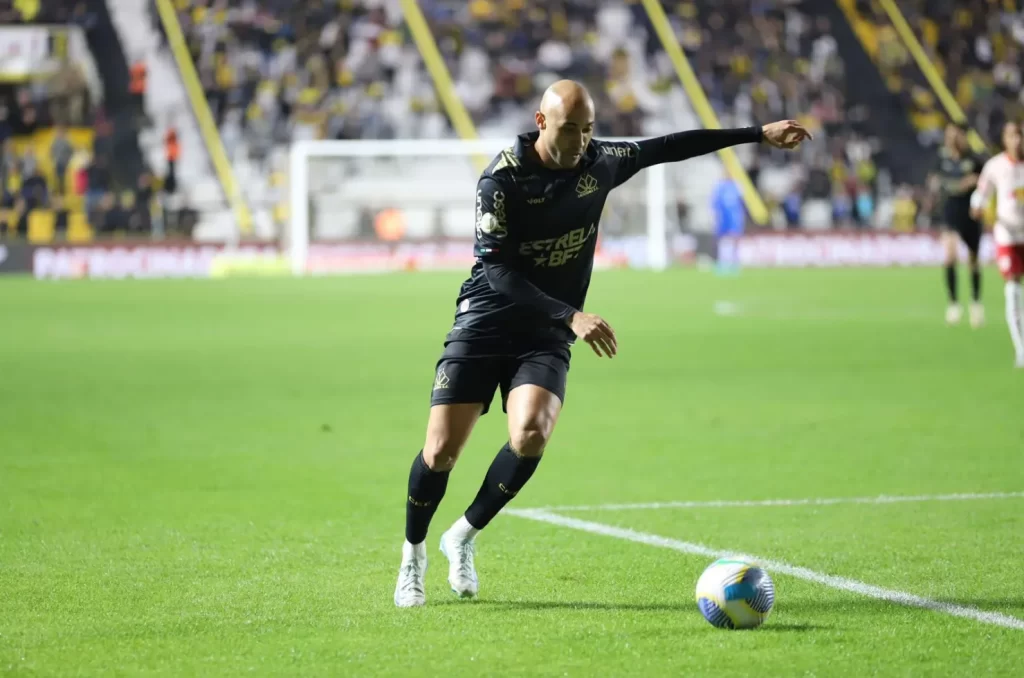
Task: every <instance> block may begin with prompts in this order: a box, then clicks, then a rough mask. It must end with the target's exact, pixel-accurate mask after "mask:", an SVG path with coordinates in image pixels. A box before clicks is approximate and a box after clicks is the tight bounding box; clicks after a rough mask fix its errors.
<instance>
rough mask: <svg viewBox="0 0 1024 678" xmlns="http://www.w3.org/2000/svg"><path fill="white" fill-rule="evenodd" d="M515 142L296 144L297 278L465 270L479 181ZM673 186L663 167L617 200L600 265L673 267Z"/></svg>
mask: <svg viewBox="0 0 1024 678" xmlns="http://www.w3.org/2000/svg"><path fill="white" fill-rule="evenodd" d="M615 140H616V141H629V140H631V139H615ZM512 141H513V140H512V139H481V140H472V141H466V140H386V141H376V140H359V141H300V142H296V143H294V144H293V145H292V147H291V151H290V154H291V156H290V165H291V167H290V178H289V179H290V187H289V194H290V198H289V207H290V215H289V228H288V232H287V233H286V234H284V235H285V243H284V247H285V249H286V251H287V253H288V258H289V261H290V264H291V269H292V273H293V274H295V275H309V274H314V275H315V274H324V273H332V272H351V271H377V272H379V271H387V270H420V269H437V268H462V267H463V266H466V265H467V264H468V263H470V262H471V261H472V241H473V234H474V228H475V224H474V217H475V207H476V206H475V200H476V182H477V179H478V178H479V175H480V171H481V170H482V169H483V168H484V167H485V166H486V165H487V163H488V162H490V160H491V158H493V157H494V156H495V155H496V154H497V153H498V152H500V151H501V150H502V149H504V148H508V147H509V146H510V145H511V143H512ZM691 169H695V168H691ZM667 184H668V177H667V172H666V166H665V165H657V166H654V167H650V168H647V169H645V170H643V171H641V172H640V173H639V174H638V175H637V176H635V177H633V178H632V179H631V180H630V181H629V182H627V183H626V184H624V185H623V186H620V187H619V188H617V189H615V190H614V191H613V192H612V193H611V195H610V197H609V200H608V204H607V206H606V209H605V212H604V214H603V216H602V220H601V236H600V238H601V240H599V253H598V261H597V262H596V264H597V265H598V266H601V265H621V266H635V267H643V268H652V269H664V268H666V267H668V266H669V265H670V264H671V262H672V259H673V256H674V254H673V253H674V247H675V246H674V244H673V243H674V242H675V243H676V244H678V238H679V237H681V236H682V233H681V230H682V229H681V228H680V224H681V219H682V217H681V216H680V213H679V212H680V209H681V205H682V203H683V202H684V199H683V197H681V196H678V195H676V193H678V191H670V190H669V188H668V186H667ZM670 194H671V197H670Z"/></svg>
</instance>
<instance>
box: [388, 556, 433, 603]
mask: <svg viewBox="0 0 1024 678" xmlns="http://www.w3.org/2000/svg"><path fill="white" fill-rule="evenodd" d="M426 574H427V546H426V543H419V544H415V545H413V544H410V543H409V542H405V544H403V545H402V566H401V567H400V568H398V584H396V585H395V605H397V606H398V607H419V606H421V605H426V604H427V594H426V591H425V587H424V579H425V578H426Z"/></svg>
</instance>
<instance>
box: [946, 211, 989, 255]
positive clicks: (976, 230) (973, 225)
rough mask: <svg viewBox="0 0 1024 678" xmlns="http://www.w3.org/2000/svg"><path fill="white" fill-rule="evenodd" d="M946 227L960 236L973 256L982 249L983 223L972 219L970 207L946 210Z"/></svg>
mask: <svg viewBox="0 0 1024 678" xmlns="http://www.w3.org/2000/svg"><path fill="white" fill-rule="evenodd" d="M946 226H947V227H948V228H949V230H951V231H953V232H954V233H956V234H957V235H959V236H960V239H961V240H963V241H964V245H966V246H967V249H968V251H969V252H970V253H971V254H974V255H977V254H978V250H979V249H980V248H981V233H982V230H983V229H982V227H981V222H979V221H978V220H977V219H974V218H973V217H971V214H970V206H969V205H955V206H954V205H950V206H947V208H946Z"/></svg>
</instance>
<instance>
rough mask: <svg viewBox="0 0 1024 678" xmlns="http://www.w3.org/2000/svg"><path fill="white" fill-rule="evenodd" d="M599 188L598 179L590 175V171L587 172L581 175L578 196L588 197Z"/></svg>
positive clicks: (577, 188)
mask: <svg viewBox="0 0 1024 678" xmlns="http://www.w3.org/2000/svg"><path fill="white" fill-rule="evenodd" d="M597 189H598V185H597V179H595V178H594V177H592V176H591V175H590V172H587V173H586V174H584V175H583V176H582V177H580V180H579V183H577V184H576V197H577V198H583V197H586V196H588V195H590V194H591V193H596V192H597Z"/></svg>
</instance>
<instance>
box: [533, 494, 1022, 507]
mask: <svg viewBox="0 0 1024 678" xmlns="http://www.w3.org/2000/svg"><path fill="white" fill-rule="evenodd" d="M1022 498H1024V492H986V493H960V494H919V495H895V496H891V495H884V494H883V495H879V496H877V497H832V498H819V499H815V498H810V499H755V500H736V501H731V500H722V501H660V502H649V503H642V504H594V505H591V506H541V507H538V508H537V509H536V510H538V511H638V510H643V509H702V508H744V507H747V508H749V507H755V506H833V505H835V504H902V503H911V502H924V501H977V500H982V499H1022Z"/></svg>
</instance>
